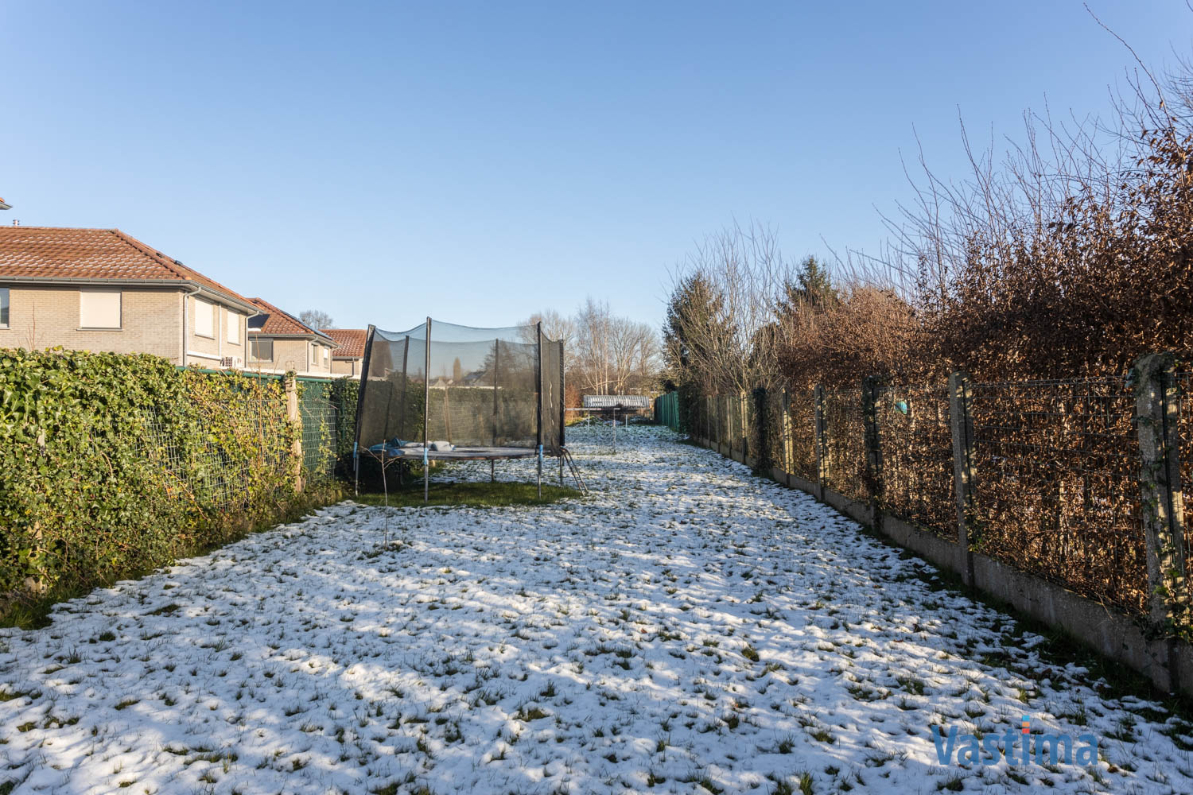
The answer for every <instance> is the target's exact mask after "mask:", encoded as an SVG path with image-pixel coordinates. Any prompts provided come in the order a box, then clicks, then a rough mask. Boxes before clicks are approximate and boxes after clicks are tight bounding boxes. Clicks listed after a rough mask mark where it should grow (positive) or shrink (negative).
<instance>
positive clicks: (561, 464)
mask: <svg viewBox="0 0 1193 795" xmlns="http://www.w3.org/2000/svg"><path fill="white" fill-rule="evenodd" d="M559 485H560V486H561V487H562V486H563V453H560V454H559Z"/></svg>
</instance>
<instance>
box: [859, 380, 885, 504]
mask: <svg viewBox="0 0 1193 795" xmlns="http://www.w3.org/2000/svg"><path fill="white" fill-rule="evenodd" d="M878 390H879V379H878V378H877V377H876V376H872V375H871V376H867V377H866V378H865V380H863V381H862V420H863V422H864V423H865V437H864V438H865V445H866V490H867V491H868V492H870V524H871V525H872V526H874V527H878V525H879V523H880V521H881V517H882V511H881V506H882V499H883V472H882V444H881V440H880V438H879V436H878Z"/></svg>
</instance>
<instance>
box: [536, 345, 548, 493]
mask: <svg viewBox="0 0 1193 795" xmlns="http://www.w3.org/2000/svg"><path fill="white" fill-rule="evenodd" d="M534 328H535V338H536V340H537V342H538V345H537V346H536V347H537V349H538V392H539V399H538V453H539V464H538V487H539V499H540V500H541V499H542V498H543V399H544V398H546V391H545V390H544V389H543V324H542V322H539V323H536V324H535V327H534Z"/></svg>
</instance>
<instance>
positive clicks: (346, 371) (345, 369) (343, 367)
mask: <svg viewBox="0 0 1193 795" xmlns="http://www.w3.org/2000/svg"><path fill="white" fill-rule="evenodd" d="M360 364H361V360H360V359H332V360H331V374H332V375H350V376H359V375H360Z"/></svg>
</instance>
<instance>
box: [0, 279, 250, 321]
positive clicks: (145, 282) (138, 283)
mask: <svg viewBox="0 0 1193 795" xmlns="http://www.w3.org/2000/svg"><path fill="white" fill-rule="evenodd" d="M0 284H50V285H54V284H58V285H64V286H74V285H78V286H83V287H85V286H87V285H97V284H103V285H112V286H119V287H173V288H175V289H178V288H180V287H181V288H194V292H191V293H188V295H195V294H196V293H201V292H202V293H207V294H208V295H210V296H212V297H214V298H215V299H217V300H219V301H221V302H223V303H226V304H232V305H233V306H235V307H237V308H238V309H243V310H245V311H247V312H252V313H253V315H252V317H256V316H257V315H260V314H262V312H261V310H260V309H258V308H257V307H256V306H254V305H253V304H251V303H249V302H248V301H242V300H240V299H239V298H233V297H232V296H230V295H225V294H224V293H221V292H220V291H219V290H214V289H212V288H210V287H208V286H207V285H205V284H201V283H200V282H196V281H193V280H191V279H75V278H60V277H57V276H3V275H0Z"/></svg>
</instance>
